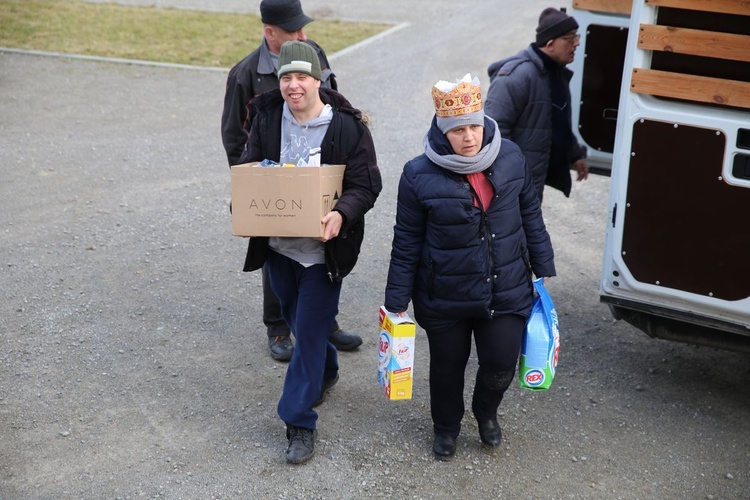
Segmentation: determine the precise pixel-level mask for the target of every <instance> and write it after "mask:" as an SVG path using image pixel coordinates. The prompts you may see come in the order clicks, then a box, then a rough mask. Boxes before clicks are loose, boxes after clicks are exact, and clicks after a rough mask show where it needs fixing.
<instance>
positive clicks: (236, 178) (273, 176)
mask: <svg viewBox="0 0 750 500" xmlns="http://www.w3.org/2000/svg"><path fill="white" fill-rule="evenodd" d="M257 165H258V164H257V163H245V164H242V165H235V166H233V167H232V234H234V235H235V236H299V237H301V236H309V237H320V236H323V225H322V224H321V223H320V219H321V218H323V216H324V215H325V214H327V213H328V212H330V211H331V209H332V208H333V207H334V206H335V205H336V202H337V201H338V199H339V196H340V195H341V183H342V181H343V179H344V169H345V166H344V165H329V166H322V167H259V166H257Z"/></svg>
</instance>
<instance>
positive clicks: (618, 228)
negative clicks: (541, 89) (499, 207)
mask: <svg viewBox="0 0 750 500" xmlns="http://www.w3.org/2000/svg"><path fill="white" fill-rule="evenodd" d="M573 7H574V8H573V9H572V11H571V12H570V14H571V15H572V16H573V17H575V18H576V20H577V21H578V23H579V25H580V28H579V30H580V32H581V48H583V53H584V57H578V58H576V62H575V63H574V64H573V65H572V66H571V69H573V70H574V71H575V73H576V75H575V76H574V80H573V81H572V83H571V92H572V94H573V102H574V103H575V102H576V100H577V102H578V103H579V104H580V106H579V107H578V109H577V110H576V106H573V109H574V113H573V120H574V129H576V132H577V134H578V136H579V140H580V141H581V142H582V143H583V144H586V145H587V146H588V148H589V161H590V162H591V165H592V167H594V168H599V169H600V170H602V171H606V170H607V168H608V165H609V164H611V192H610V199H609V207H608V208H609V211H608V214H609V217H608V224H607V229H606V242H605V249H604V262H603V268H602V276H601V283H600V298H601V300H602V301H603V302H605V303H607V304H609V305H610V308H611V310H612V312H613V314H614V316H615V317H616V318H618V319H624V320H625V321H627V322H629V323H631V324H633V325H635V326H637V327H638V328H640V329H642V330H643V331H644V332H646V333H647V334H649V335H651V336H654V337H659V338H665V339H671V340H678V341H684V342H689V343H694V344H702V345H710V346H716V347H721V348H727V349H736V350H743V351H746V352H750V220H749V219H750V2H747V1H742V0H712V1H710V2H707V1H704V0H635V1H633V2H632V4H631V2H629V1H621V0H576V1H574V2H573ZM623 44H624V46H623ZM580 50H581V49H579V51H580ZM623 56H624V63H622V64H620V63H618V62H617V59H618V58H621V57H623ZM615 95H617V98H616V99H615V98H614V96H615Z"/></svg>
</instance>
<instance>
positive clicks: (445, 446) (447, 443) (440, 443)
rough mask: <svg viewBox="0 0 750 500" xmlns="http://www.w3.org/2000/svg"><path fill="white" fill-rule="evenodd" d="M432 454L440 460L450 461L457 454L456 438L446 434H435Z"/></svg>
mask: <svg viewBox="0 0 750 500" xmlns="http://www.w3.org/2000/svg"><path fill="white" fill-rule="evenodd" d="M432 452H433V453H434V454H435V458H437V459H439V460H450V459H451V458H453V455H455V454H456V438H454V437H453V436H446V435H444V434H435V441H433V442H432Z"/></svg>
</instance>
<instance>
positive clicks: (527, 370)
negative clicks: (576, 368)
mask: <svg viewBox="0 0 750 500" xmlns="http://www.w3.org/2000/svg"><path fill="white" fill-rule="evenodd" d="M534 291H535V293H534V304H533V305H532V308H531V315H530V316H529V319H528V320H527V321H526V331H525V332H524V336H523V346H522V347H521V360H520V362H519V368H518V380H519V382H520V383H521V387H523V388H524V389H529V390H530V391H544V390H547V389H549V388H550V386H551V385H552V379H554V378H555V372H556V371H557V358H558V355H559V354H560V331H559V325H558V322H557V311H556V310H555V304H554V302H552V297H550V294H549V292H547V289H546V288H545V286H544V279H543V278H539V279H537V280H535V281H534Z"/></svg>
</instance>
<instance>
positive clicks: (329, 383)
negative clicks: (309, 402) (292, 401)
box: [313, 373, 339, 408]
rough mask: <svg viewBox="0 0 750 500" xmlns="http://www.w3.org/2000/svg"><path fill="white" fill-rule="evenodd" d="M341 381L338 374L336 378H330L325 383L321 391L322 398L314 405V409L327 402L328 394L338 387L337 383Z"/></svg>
mask: <svg viewBox="0 0 750 500" xmlns="http://www.w3.org/2000/svg"><path fill="white" fill-rule="evenodd" d="M338 381H339V374H338V373H337V374H336V376H335V377H333V378H329V379H328V380H324V381H323V389H322V390H321V391H320V397H319V398H318V400H317V401H316V402H315V404H313V408H315V407H316V406H318V405H320V404H322V403H323V401H325V400H326V393H327V392H328V391H329V390H330V389H331V387H333V386H334V385H336V382H338Z"/></svg>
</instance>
